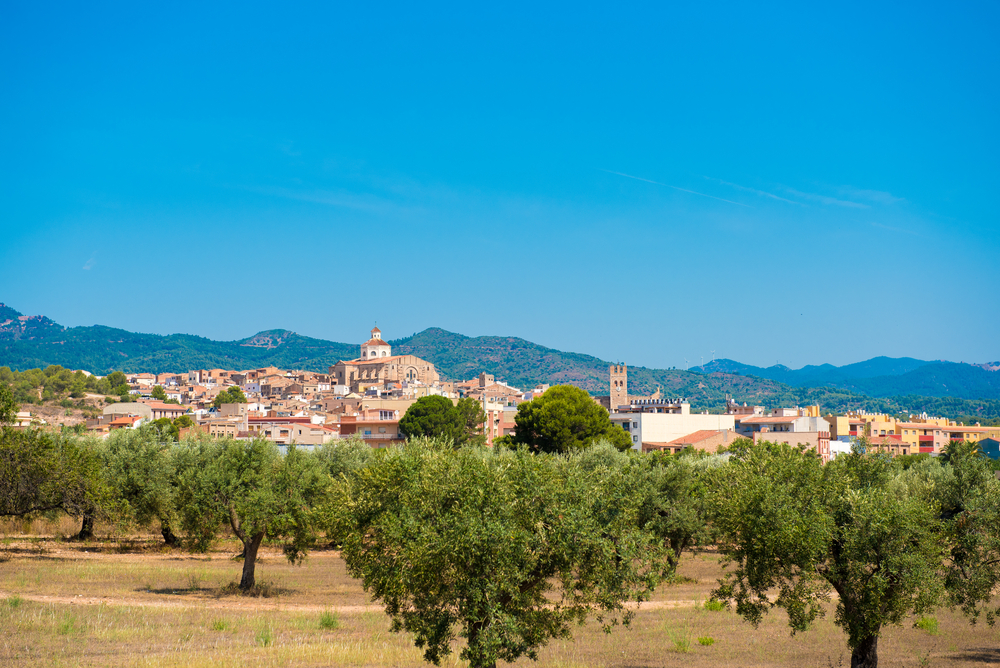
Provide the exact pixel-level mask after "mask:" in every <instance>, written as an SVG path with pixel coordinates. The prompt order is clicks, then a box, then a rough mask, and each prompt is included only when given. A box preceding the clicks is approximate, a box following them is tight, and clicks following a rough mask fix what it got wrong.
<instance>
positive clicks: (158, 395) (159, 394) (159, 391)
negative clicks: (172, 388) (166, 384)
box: [149, 385, 167, 401]
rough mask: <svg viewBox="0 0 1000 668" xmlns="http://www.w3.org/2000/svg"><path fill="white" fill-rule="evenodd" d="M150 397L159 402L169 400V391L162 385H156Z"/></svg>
mask: <svg viewBox="0 0 1000 668" xmlns="http://www.w3.org/2000/svg"><path fill="white" fill-rule="evenodd" d="M149 396H151V397H152V398H154V399H156V400H157V401H166V400H167V391H166V390H164V389H163V387H161V386H160V385H154V386H153V391H152V392H150V393H149Z"/></svg>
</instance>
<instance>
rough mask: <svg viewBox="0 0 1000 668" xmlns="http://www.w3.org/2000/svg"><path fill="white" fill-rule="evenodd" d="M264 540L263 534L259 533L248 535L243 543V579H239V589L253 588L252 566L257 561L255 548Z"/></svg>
mask: <svg viewBox="0 0 1000 668" xmlns="http://www.w3.org/2000/svg"><path fill="white" fill-rule="evenodd" d="M263 540H264V534H262V533H259V534H256V535H254V536H251V537H250V540H249V541H248V542H245V543H243V579H241V580H240V589H242V590H243V591H249V590H251V589H253V586H254V583H255V580H254V566H255V565H256V563H257V549H258V548H259V547H260V544H261V542H262V541H263Z"/></svg>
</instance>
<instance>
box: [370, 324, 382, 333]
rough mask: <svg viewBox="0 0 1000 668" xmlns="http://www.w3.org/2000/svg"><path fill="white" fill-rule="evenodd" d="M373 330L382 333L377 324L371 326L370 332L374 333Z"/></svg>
mask: <svg viewBox="0 0 1000 668" xmlns="http://www.w3.org/2000/svg"><path fill="white" fill-rule="evenodd" d="M375 332H378V333H379V334H381V333H382V330H381V329H379V328H378V325H376V326H375V327H372V334H374V333H375Z"/></svg>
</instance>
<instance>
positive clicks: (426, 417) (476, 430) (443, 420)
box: [399, 395, 486, 446]
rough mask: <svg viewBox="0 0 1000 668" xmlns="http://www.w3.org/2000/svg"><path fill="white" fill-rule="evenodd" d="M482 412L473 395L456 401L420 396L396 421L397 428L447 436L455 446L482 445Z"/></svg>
mask: <svg viewBox="0 0 1000 668" xmlns="http://www.w3.org/2000/svg"><path fill="white" fill-rule="evenodd" d="M485 421H486V414H485V413H484V412H483V409H482V406H481V405H480V404H479V402H478V401H476V400H475V399H472V398H469V397H466V398H464V399H459V401H458V404H457V405H455V404H453V403H452V401H451V399H448V398H446V397H442V396H437V395H434V396H429V397H420V398H419V399H417V401H416V402H414V404H413V405H412V406H410V407H409V408H408V409H407V411H406V413H405V414H404V415H403V417H402V418H401V419H400V421H399V428H400V429H401V430H402V432H403V433H404V434H406V435H407V436H408V437H410V438H415V437H420V436H425V437H428V438H445V439H450V440H451V441H452V442H453V443H454V444H455V445H456V446H462V445H466V444H468V445H482V444H484V443H485V442H486V438H485V436H483V423H484V422H485Z"/></svg>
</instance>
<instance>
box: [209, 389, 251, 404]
mask: <svg viewBox="0 0 1000 668" xmlns="http://www.w3.org/2000/svg"><path fill="white" fill-rule="evenodd" d="M246 402H247V395H245V394H243V390H241V389H240V388H239V386H238V385H230V386H229V387H228V388H227V389H225V390H223V391H222V392H219V394H218V395H216V397H215V400H214V401H213V402H212V405H213V406H215V407H216V408H222V404H245V403H246Z"/></svg>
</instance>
